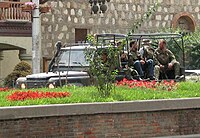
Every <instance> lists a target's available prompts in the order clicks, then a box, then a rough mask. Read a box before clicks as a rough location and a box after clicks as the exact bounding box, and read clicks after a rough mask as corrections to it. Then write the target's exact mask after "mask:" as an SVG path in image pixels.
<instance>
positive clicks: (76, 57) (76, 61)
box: [59, 49, 89, 67]
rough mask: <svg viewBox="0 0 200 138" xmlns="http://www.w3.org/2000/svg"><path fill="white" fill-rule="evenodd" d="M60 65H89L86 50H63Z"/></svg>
mask: <svg viewBox="0 0 200 138" xmlns="http://www.w3.org/2000/svg"><path fill="white" fill-rule="evenodd" d="M59 65H60V66H77V67H79V66H80V67H81V66H89V63H88V62H87V61H86V58H85V54H84V50H83V49H76V50H73V49H72V50H70V51H69V50H63V51H61V53H60V56H59Z"/></svg>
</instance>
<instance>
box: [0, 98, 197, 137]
mask: <svg viewBox="0 0 200 138" xmlns="http://www.w3.org/2000/svg"><path fill="white" fill-rule="evenodd" d="M199 101H200V99H184V100H182V99H181V100H164V101H162V100H156V101H142V102H141V101H136V102H122V103H99V104H72V105H50V106H30V107H16V108H15V107H12V108H10V107H9V108H1V109H0V113H1V114H0V137H1V138H12V137H20V138H21V137H28V138H31V137H34V138H35V137H38V138H40V137H41V138H44V137H55V138H58V137H64V138H132V137H157V136H175V135H188V134H198V133H200V116H199V114H200V109H199V103H200V102H199ZM174 103H176V104H174ZM192 107H193V108H192ZM170 109H171V110H170Z"/></svg>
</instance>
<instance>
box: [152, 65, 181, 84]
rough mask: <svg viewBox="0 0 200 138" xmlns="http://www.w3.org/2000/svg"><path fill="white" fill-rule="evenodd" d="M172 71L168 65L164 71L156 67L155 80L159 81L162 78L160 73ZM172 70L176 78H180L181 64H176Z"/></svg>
mask: <svg viewBox="0 0 200 138" xmlns="http://www.w3.org/2000/svg"><path fill="white" fill-rule="evenodd" d="M169 70H170V69H169V68H168V65H166V66H165V67H164V68H163V69H161V68H160V66H158V65H155V67H154V76H155V79H157V80H158V79H159V76H160V73H161V72H162V73H165V72H167V71H169ZM172 70H174V74H175V77H176V76H179V75H180V63H179V62H175V63H174V64H173V68H172Z"/></svg>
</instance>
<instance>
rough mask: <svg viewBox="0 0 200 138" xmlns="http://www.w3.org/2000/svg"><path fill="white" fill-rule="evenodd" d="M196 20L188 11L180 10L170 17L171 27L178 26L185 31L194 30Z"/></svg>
mask: <svg viewBox="0 0 200 138" xmlns="http://www.w3.org/2000/svg"><path fill="white" fill-rule="evenodd" d="M195 27H196V22H195V20H194V18H193V16H192V15H191V14H190V13H188V12H181V13H178V14H176V15H175V16H174V18H173V19H172V28H180V29H181V30H184V31H185V32H194V31H195Z"/></svg>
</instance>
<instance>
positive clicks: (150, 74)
mask: <svg viewBox="0 0 200 138" xmlns="http://www.w3.org/2000/svg"><path fill="white" fill-rule="evenodd" d="M139 53H140V55H141V57H142V58H143V60H144V61H145V64H144V65H143V70H144V72H145V76H146V77H147V78H149V79H150V80H155V77H154V56H153V55H154V49H153V48H152V47H151V41H150V40H149V39H144V40H143V42H142V47H141V48H140V49H139Z"/></svg>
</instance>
